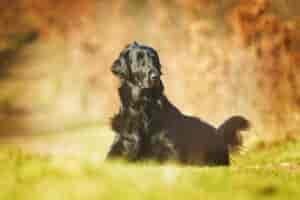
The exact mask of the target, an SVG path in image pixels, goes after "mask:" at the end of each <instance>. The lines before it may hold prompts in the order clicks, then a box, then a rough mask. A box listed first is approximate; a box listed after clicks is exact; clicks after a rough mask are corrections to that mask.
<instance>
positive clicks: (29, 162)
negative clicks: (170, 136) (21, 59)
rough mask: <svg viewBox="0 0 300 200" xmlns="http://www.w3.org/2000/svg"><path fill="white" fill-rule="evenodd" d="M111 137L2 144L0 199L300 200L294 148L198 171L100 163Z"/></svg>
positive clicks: (98, 133) (104, 133)
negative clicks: (229, 165)
mask: <svg viewBox="0 0 300 200" xmlns="http://www.w3.org/2000/svg"><path fill="white" fill-rule="evenodd" d="M111 136H112V133H111V132H110V130H109V129H108V128H107V127H97V126H92V127H88V128H79V129H71V130H66V131H65V132H62V133H53V134H47V135H44V136H38V135H37V136H32V137H31V138H29V139H28V140H29V141H27V139H24V138H23V139H22V140H12V141H10V143H11V144H10V145H5V144H3V145H2V146H1V150H0V199H1V200H2V199H3V200H11V199H14V200H15V199H16V200H19V199H22V200H27V199H28V200H29V199H30V200H35V199H38V200H41V199H49V200H50V199H51V200H52V199H55V200H56V199H64V200H65V199H72V200H74V199H75V200H76V199H78V200H79V199H80V200H81V199H89V200H90V199H92V200H93V199H97V200H98V199H130V200H132V199H149V200H150V199H151V200H152V199H195V200H196V199H197V200H198V199H299V197H300V191H299V189H298V186H299V183H300V162H299V160H300V153H299V152H300V143H299V142H296V143H289V144H285V145H281V146H277V147H276V146H274V147H272V148H271V149H265V150H260V151H258V150H257V151H255V150H253V151H250V152H247V153H245V154H240V155H238V154H236V155H234V156H233V164H232V166H231V167H202V168H199V167H190V166H180V165H176V164H172V163H169V164H165V165H159V164H157V163H152V162H145V163H136V164H130V163H125V162H122V161H115V162H108V161H103V159H104V157H105V153H106V151H107V148H108V146H109V143H110V142H111V138H112V137H111ZM20 141H22V142H20ZM26 143H27V144H26ZM7 144H8V141H7ZM38 145H40V146H38ZM43 148H46V149H43ZM47 148H48V149H47ZM72 148H73V151H71V150H70V149H72ZM64 150H65V151H66V152H64Z"/></svg>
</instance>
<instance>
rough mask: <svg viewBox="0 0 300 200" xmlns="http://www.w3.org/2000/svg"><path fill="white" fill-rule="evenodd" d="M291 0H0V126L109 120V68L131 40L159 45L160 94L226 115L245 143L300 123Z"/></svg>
mask: <svg viewBox="0 0 300 200" xmlns="http://www.w3.org/2000/svg"><path fill="white" fill-rule="evenodd" d="M299 9H300V1H298V0H222V1H217V0H151V1H150V0H77V1H72V0H59V1H57V0H43V1H40V0H1V2H0V134H1V135H2V136H4V135H5V136H7V135H15V134H17V135H19V134H21V135H22V134H27V133H42V132H45V131H49V130H53V131H55V130H63V129H65V128H66V127H72V126H77V125H78V126H79V125H82V124H89V123H99V124H100V123H108V122H109V119H110V118H111V117H112V116H113V114H114V113H116V112H117V111H118V107H119V99H118V95H117V87H118V81H117V79H116V78H115V77H113V75H112V74H111V72H110V66H111V64H112V62H113V61H114V59H115V58H116V57H117V56H118V54H119V52H120V51H121V50H122V48H123V47H124V46H125V45H126V44H128V43H131V42H133V41H138V42H139V43H142V44H147V45H150V46H152V47H154V48H155V49H157V50H158V52H159V55H160V59H161V63H162V65H163V68H162V70H163V73H164V75H163V80H164V83H165V87H166V94H167V96H168V97H169V98H170V100H171V101H172V102H173V103H174V104H175V105H176V106H178V107H179V108H180V109H181V110H182V111H183V112H184V113H186V114H192V115H196V116H198V117H200V118H202V119H203V120H206V121H209V122H211V123H212V124H214V125H216V126H217V125H219V124H220V123H221V122H222V121H224V120H225V119H226V118H228V117H229V116H231V115H234V114H240V115H244V116H246V117H247V118H249V119H250V121H251V124H252V129H251V134H249V140H248V141H252V139H257V138H259V139H261V140H262V141H265V142H266V143H273V142H278V141H285V140H291V139H295V138H296V137H297V135H299V134H300V133H299V131H300V79H299V78H297V75H298V74H299V72H300V29H299V28H300V17H299Z"/></svg>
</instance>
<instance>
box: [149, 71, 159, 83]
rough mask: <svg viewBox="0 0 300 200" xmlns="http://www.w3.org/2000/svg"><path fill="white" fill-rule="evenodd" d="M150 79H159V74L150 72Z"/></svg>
mask: <svg viewBox="0 0 300 200" xmlns="http://www.w3.org/2000/svg"><path fill="white" fill-rule="evenodd" d="M150 79H151V80H152V81H155V80H158V79H159V74H158V73H157V72H154V71H152V72H150Z"/></svg>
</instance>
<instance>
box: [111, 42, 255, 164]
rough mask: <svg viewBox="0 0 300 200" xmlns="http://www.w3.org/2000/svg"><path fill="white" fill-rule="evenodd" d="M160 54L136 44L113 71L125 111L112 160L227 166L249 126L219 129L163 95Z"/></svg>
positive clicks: (116, 122) (239, 120)
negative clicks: (182, 111)
mask: <svg viewBox="0 0 300 200" xmlns="http://www.w3.org/2000/svg"><path fill="white" fill-rule="evenodd" d="M160 68H161V65H160V61H159V57H158V54H157V53H156V51H155V50H154V49H152V48H150V47H147V46H142V45H139V44H137V43H136V42H135V43H133V44H131V45H128V46H127V47H125V49H124V50H123V51H122V52H121V54H120V56H119V58H118V59H117V60H116V61H115V62H114V64H113V65H112V72H113V73H114V74H115V75H116V76H117V77H119V79H120V81H121V86H120V88H119V96H120V100H121V107H120V111H119V113H118V114H117V115H115V116H114V118H113V119H112V123H111V125H112V129H113V130H114V131H115V132H116V136H115V141H114V143H113V144H112V146H111V149H110V151H109V153H108V158H109V159H112V158H124V159H127V160H129V161H139V160H145V159H151V160H156V161H167V160H175V161H177V162H180V163H184V164H191V165H228V164H229V163H230V159H229V149H231V148H235V147H237V146H239V145H240V143H241V141H240V136H239V130H243V129H246V128H248V126H249V124H248V121H247V120H246V119H245V118H243V117H240V116H235V117H232V118H230V119H229V120H227V121H225V122H224V124H223V125H221V126H220V128H218V129H216V128H214V127H213V126H211V125H209V124H207V123H205V122H203V121H201V120H200V119H198V118H195V117H190V116H186V115H184V114H182V113H181V112H180V111H179V110H178V109H177V108H176V107H175V106H174V105H173V104H171V103H170V102H169V100H168V99H167V97H166V96H165V95H164V87H163V83H162V81H161V79H160V76H161V71H160Z"/></svg>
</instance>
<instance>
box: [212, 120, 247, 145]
mask: <svg viewBox="0 0 300 200" xmlns="http://www.w3.org/2000/svg"><path fill="white" fill-rule="evenodd" d="M249 127H250V123H249V121H248V120H247V119H245V118H244V117H242V116H233V117H231V118H229V119H228V120H226V121H225V122H224V123H223V124H222V125H221V126H219V128H218V129H217V131H218V134H220V135H222V136H223V137H224V141H225V144H227V145H228V146H229V148H230V150H236V149H238V147H240V146H241V144H242V137H241V135H240V133H239V131H242V130H246V129H248V128H249Z"/></svg>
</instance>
